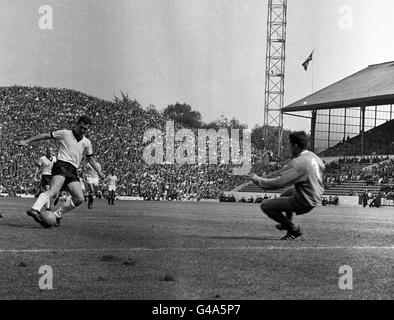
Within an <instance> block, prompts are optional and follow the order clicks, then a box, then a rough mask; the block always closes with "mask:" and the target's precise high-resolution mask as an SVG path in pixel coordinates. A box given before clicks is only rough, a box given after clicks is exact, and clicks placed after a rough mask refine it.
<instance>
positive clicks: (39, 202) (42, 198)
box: [31, 191, 50, 211]
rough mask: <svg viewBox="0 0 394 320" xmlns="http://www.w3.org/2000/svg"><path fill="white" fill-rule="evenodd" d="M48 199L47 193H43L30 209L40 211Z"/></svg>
mask: <svg viewBox="0 0 394 320" xmlns="http://www.w3.org/2000/svg"><path fill="white" fill-rule="evenodd" d="M49 199H50V197H49V194H48V191H45V192H43V193H41V194H40V196H39V197H38V199H37V200H36V202H34V204H33V206H32V207H31V208H32V209H34V210H37V211H41V209H42V207H43V206H44V205H45V204H46V203H47V202H48V200H49Z"/></svg>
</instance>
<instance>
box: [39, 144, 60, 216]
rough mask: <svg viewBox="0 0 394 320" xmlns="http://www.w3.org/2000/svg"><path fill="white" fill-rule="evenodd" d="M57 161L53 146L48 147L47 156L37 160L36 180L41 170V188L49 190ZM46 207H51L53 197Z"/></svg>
mask: <svg viewBox="0 0 394 320" xmlns="http://www.w3.org/2000/svg"><path fill="white" fill-rule="evenodd" d="M55 162H56V157H55V156H54V155H53V148H52V147H49V148H47V149H46V153H45V156H42V157H40V158H39V159H38V161H37V162H36V170H35V172H34V178H35V180H38V173H39V172H40V171H41V188H42V189H43V190H45V191H48V190H49V188H50V184H51V179H52V167H53V164H54V163H55ZM45 208H46V209H48V210H49V209H50V208H51V199H49V200H48V202H47V203H46V204H45Z"/></svg>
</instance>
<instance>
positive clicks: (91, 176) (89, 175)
mask: <svg viewBox="0 0 394 320" xmlns="http://www.w3.org/2000/svg"><path fill="white" fill-rule="evenodd" d="M96 167H97V169H98V170H99V172H101V165H100V164H99V163H98V162H97V161H96ZM84 171H85V176H86V183H87V184H88V189H89V190H88V192H89V198H88V209H92V208H93V201H94V196H95V191H96V188H97V187H98V185H99V176H98V173H97V171H96V170H95V169H94V168H93V167H92V166H91V164H90V163H86V165H85V166H84Z"/></svg>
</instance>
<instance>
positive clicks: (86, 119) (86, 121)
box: [77, 115, 93, 126]
mask: <svg viewBox="0 0 394 320" xmlns="http://www.w3.org/2000/svg"><path fill="white" fill-rule="evenodd" d="M81 122H83V123H84V124H88V125H89V126H91V125H92V124H93V121H92V118H90V117H88V116H87V115H83V116H80V117H79V118H78V122H77V123H81Z"/></svg>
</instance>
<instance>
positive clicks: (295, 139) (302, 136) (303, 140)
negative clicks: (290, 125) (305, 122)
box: [289, 131, 308, 150]
mask: <svg viewBox="0 0 394 320" xmlns="http://www.w3.org/2000/svg"><path fill="white" fill-rule="evenodd" d="M289 140H290V143H291V144H295V145H297V146H299V147H300V148H301V149H302V150H305V149H307V148H308V135H307V134H306V133H305V132H304V131H300V132H293V133H291V134H290V135H289Z"/></svg>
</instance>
